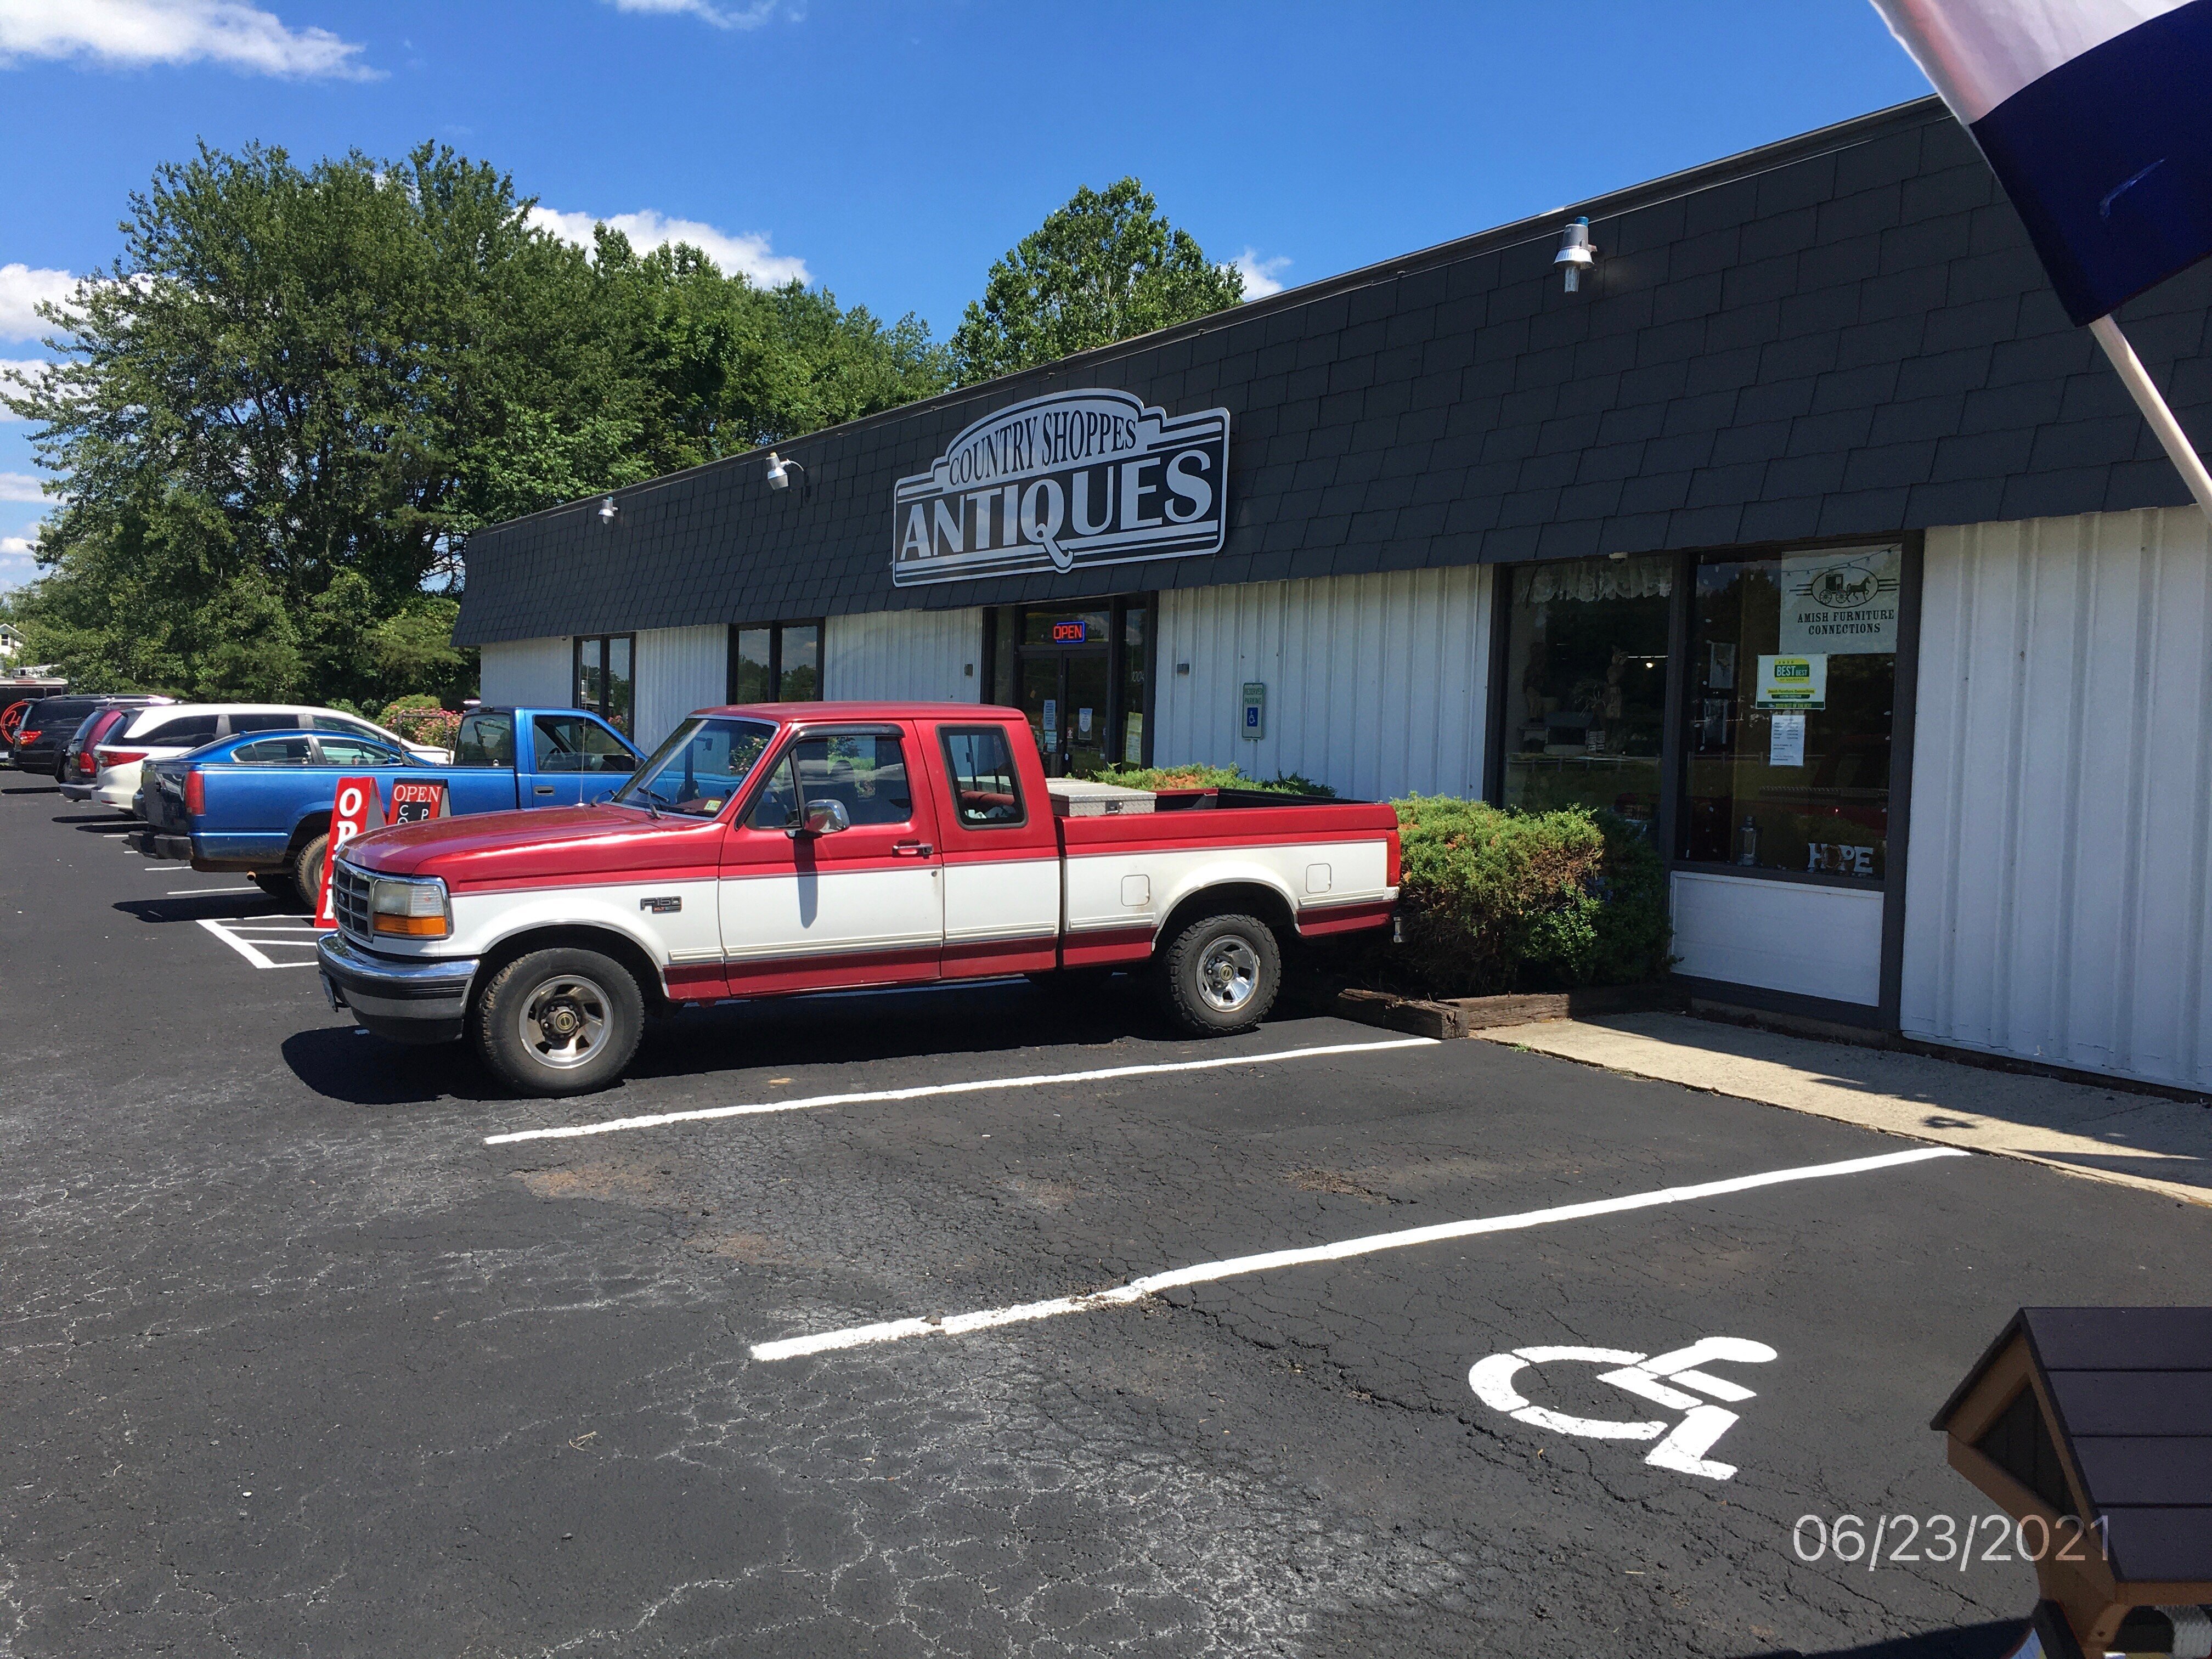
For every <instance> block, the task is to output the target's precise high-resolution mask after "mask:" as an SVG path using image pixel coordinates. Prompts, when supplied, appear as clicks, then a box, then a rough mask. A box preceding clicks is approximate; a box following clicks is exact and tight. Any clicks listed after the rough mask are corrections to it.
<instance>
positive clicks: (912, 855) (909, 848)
mask: <svg viewBox="0 0 2212 1659" xmlns="http://www.w3.org/2000/svg"><path fill="white" fill-rule="evenodd" d="M936 850H937V849H936V848H934V847H932V846H931V845H930V844H929V843H928V842H926V841H902V842H894V843H893V844H892V847H891V851H892V852H894V853H896V854H898V856H899V857H901V858H902V859H926V858H927V857H928V856H929V855H930V854H932V853H933V852H935V851H936Z"/></svg>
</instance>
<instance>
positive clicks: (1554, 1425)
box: [1467, 1336, 1775, 1480]
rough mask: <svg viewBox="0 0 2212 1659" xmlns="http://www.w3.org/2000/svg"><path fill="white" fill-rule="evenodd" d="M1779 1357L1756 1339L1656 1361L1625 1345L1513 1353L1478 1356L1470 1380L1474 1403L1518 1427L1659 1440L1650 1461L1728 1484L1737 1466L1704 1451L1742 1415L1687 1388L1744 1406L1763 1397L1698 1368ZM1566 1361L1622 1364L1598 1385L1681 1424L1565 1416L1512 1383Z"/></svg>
mask: <svg viewBox="0 0 2212 1659" xmlns="http://www.w3.org/2000/svg"><path fill="white" fill-rule="evenodd" d="M1772 1358H1775V1352H1774V1350H1773V1349H1771V1348H1770V1347H1768V1346H1766V1345H1765V1343H1764V1342H1749V1341H1746V1340H1744V1339H1743V1338H1741V1337H1740V1336H1708V1337H1705V1338H1703V1339H1701V1340H1699V1341H1696V1342H1692V1344H1690V1346H1688V1347H1686V1348H1677V1349H1675V1350H1674V1352H1672V1353H1662V1354H1654V1355H1652V1356H1651V1357H1650V1358H1645V1357H1644V1355H1642V1354H1640V1353H1630V1352H1627V1351H1626V1350H1625V1349H1621V1348H1516V1349H1514V1350H1513V1352H1510V1353H1494V1354H1492V1355H1491V1356H1490V1358H1487V1359H1478V1360H1477V1361H1475V1363H1474V1366H1473V1368H1472V1369H1470V1370H1468V1374H1467V1381H1468V1387H1469V1388H1471V1389H1474V1393H1475V1398H1477V1399H1478V1400H1480V1401H1482V1403H1483V1404H1484V1405H1486V1406H1488V1407H1491V1409H1492V1410H1493V1411H1500V1412H1504V1413H1505V1414H1506V1415H1507V1416H1508V1417H1510V1418H1511V1419H1513V1420H1514V1421H1515V1422H1516V1423H1526V1424H1527V1425H1528V1426H1529V1427H1531V1428H1534V1429H1549V1430H1551V1431H1553V1433H1554V1434H1572V1435H1579V1436H1581V1437H1583V1438H1585V1439H1589V1440H1656V1441H1657V1442H1658V1444H1657V1445H1656V1446H1654V1447H1652V1449H1651V1450H1650V1454H1649V1455H1646V1456H1645V1458H1644V1462H1647V1463H1652V1464H1656V1465H1657V1466H1658V1467H1659V1468H1662V1469H1674V1470H1676V1471H1678V1472H1679V1473H1680V1474H1694V1475H1699V1476H1701V1477H1703V1478H1704V1479H1705V1480H1728V1479H1729V1477H1730V1476H1732V1475H1733V1474H1735V1464H1733V1463H1721V1462H1714V1461H1713V1460H1711V1459H1710V1458H1708V1457H1707V1456H1706V1455H1705V1454H1706V1453H1707V1452H1709V1451H1711V1449H1713V1446H1714V1443H1716V1442H1717V1441H1718V1440H1719V1439H1720V1437H1722V1436H1723V1435H1724V1434H1726V1433H1727V1432H1728V1431H1729V1430H1730V1429H1732V1428H1734V1427H1735V1425H1736V1414H1735V1413H1734V1412H1732V1411H1727V1410H1723V1408H1722V1407H1719V1406H1714V1405H1708V1404H1707V1403H1706V1401H1704V1400H1700V1399H1699V1398H1698V1396H1697V1395H1692V1394H1685V1393H1683V1392H1682V1390H1683V1389H1696V1390H1697V1391H1698V1394H1701V1395H1706V1396H1708V1398H1710V1399H1712V1400H1722V1401H1727V1402H1728V1403H1729V1405H1731V1406H1740V1405H1741V1404H1742V1403H1743V1402H1744V1401H1747V1400H1752V1399H1755V1398H1757V1395H1756V1394H1755V1393H1754V1392H1753V1390H1752V1389H1747V1388H1745V1387H1744V1386H1743V1385H1742V1384H1741V1383H1731V1382H1729V1380H1728V1378H1726V1377H1724V1376H1712V1375H1711V1373H1710V1372H1707V1371H1704V1370H1699V1369H1698V1368H1699V1366H1701V1365H1705V1364H1710V1363H1711V1362H1713V1361H1715V1360H1726V1361H1729V1362H1731V1363H1734V1364H1743V1365H1763V1364H1766V1363H1767V1362H1768V1361H1769V1360H1771V1359H1772ZM1563 1360H1572V1361H1576V1362H1577V1363H1579V1364H1587V1365H1611V1366H1613V1367H1615V1369H1614V1370H1609V1371H1604V1372H1601V1373H1600V1375H1599V1376H1598V1379H1597V1380H1598V1381H1599V1382H1601V1383H1611V1384H1613V1387H1615V1388H1617V1389H1625V1390H1626V1391H1627V1392H1628V1393H1630V1394H1632V1395H1636V1396H1637V1397H1638V1399H1639V1400H1648V1401H1650V1402H1651V1403H1652V1404H1653V1405H1655V1406H1663V1407H1666V1409H1667V1410H1668V1411H1670V1412H1680V1413H1682V1414H1683V1415H1682V1420H1681V1421H1680V1422H1679V1423H1676V1424H1674V1425H1673V1426H1672V1427H1671V1428H1669V1426H1668V1425H1667V1424H1666V1423H1665V1422H1662V1421H1660V1420H1657V1419H1638V1420H1635V1421H1630V1422H1620V1421H1616V1420H1615V1419H1612V1418H1605V1417H1570V1416H1568V1415H1567V1414H1566V1413H1565V1412H1555V1411H1553V1410H1551V1409H1549V1408H1548V1407H1543V1406H1535V1405H1531V1404H1530V1403H1529V1402H1528V1401H1527V1400H1524V1399H1523V1398H1522V1396H1521V1395H1520V1393H1519V1392H1518V1391H1517V1390H1516V1389H1515V1388H1514V1386H1513V1379H1514V1378H1515V1377H1516V1376H1518V1375H1519V1374H1520V1371H1521V1369H1522V1367H1523V1366H1525V1365H1548V1364H1556V1363H1558V1362H1559V1361H1563ZM1662 1378H1663V1379H1664V1381H1662ZM1669 1384H1679V1385H1680V1386H1679V1387H1670V1386H1669Z"/></svg>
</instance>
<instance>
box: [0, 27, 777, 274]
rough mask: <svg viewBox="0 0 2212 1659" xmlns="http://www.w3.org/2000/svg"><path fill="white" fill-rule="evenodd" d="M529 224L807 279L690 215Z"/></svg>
mask: <svg viewBox="0 0 2212 1659" xmlns="http://www.w3.org/2000/svg"><path fill="white" fill-rule="evenodd" d="M5 3H6V0H0V4H5ZM530 222H531V223H532V225H535V226H536V227H537V228H538V229H540V230H544V231H550V232H551V233H552V234H554V235H556V236H558V237H559V238H560V239H561V240H562V241H564V242H574V243H575V244H576V245H577V246H579V247H589V246H591V245H592V226H593V225H594V224H603V225H605V226H606V228H608V229H610V230H618V231H620V232H622V234H623V235H625V236H627V237H629V240H630V246H633V247H635V248H637V249H639V250H640V251H641V252H642V251H644V250H646V249H648V248H656V247H661V246H665V245H666V244H668V243H670V242H689V243H690V244H691V246H693V247H696V248H697V249H698V250H699V252H702V253H703V254H705V255H706V256H707V257H708V258H710V259H712V260H713V261H714V263H715V264H717V265H720V267H721V268H722V269H723V270H725V271H737V270H741V271H743V272H744V274H745V275H746V276H750V277H751V278H752V279H753V281H755V282H756V283H760V284H761V285H762V286H763V287H766V288H780V287H781V286H782V285H783V284H784V283H805V282H811V281H812V280H813V279H812V278H811V277H810V276H808V275H807V274H806V261H805V260H804V259H799V258H793V257H792V256H790V255H788V254H782V253H775V252H770V251H769V244H768V238H767V237H765V236H755V235H751V234H745V235H738V236H731V235H726V234H724V233H723V232H721V231H719V230H717V229H715V228H714V226H712V225H702V224H701V223H700V222H698V221H697V220H696V219H664V218H662V217H661V216H660V215H659V214H658V213H655V212H654V211H653V210H652V209H651V208H647V209H645V210H642V211H641V212H637V213H611V214H606V215H604V216H599V215H593V214H589V213H562V212H560V211H559V210H556V209H554V208H548V207H534V208H532V209H531V210H530Z"/></svg>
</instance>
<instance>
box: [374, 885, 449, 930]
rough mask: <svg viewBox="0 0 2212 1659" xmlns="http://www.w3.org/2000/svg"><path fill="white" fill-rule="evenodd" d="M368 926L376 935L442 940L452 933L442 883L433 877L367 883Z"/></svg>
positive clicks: (444, 888) (444, 887)
mask: <svg viewBox="0 0 2212 1659" xmlns="http://www.w3.org/2000/svg"><path fill="white" fill-rule="evenodd" d="M368 925H369V927H371V928H372V929H373V930H374V931H375V932H377V933H398V934H400V935H402V936H403V937H405V938H408V939H443V938H445V937H446V936H447V934H448V933H452V932H453V905H452V904H451V903H450V902H448V901H447V897H446V884H445V883H444V882H442V881H441V880H439V879H438V878H437V877H435V876H426V877H423V878H421V879H420V880H415V881H397V880H392V879H391V878H385V877H379V878H377V879H376V880H374V881H372V882H370V883H369V884H368Z"/></svg>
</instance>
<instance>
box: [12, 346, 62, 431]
mask: <svg viewBox="0 0 2212 1659" xmlns="http://www.w3.org/2000/svg"><path fill="white" fill-rule="evenodd" d="M52 367H53V365H52V363H46V362H39V361H38V360H37V359H35V358H13V359H11V358H7V357H0V392H8V393H10V394H12V395H14V396H16V397H21V395H22V394H23V393H24V392H27V391H28V390H30V389H31V388H33V387H34V386H37V385H38V383H39V382H40V380H44V379H45V378H46V371H47V370H48V369H50V368H52ZM22 418H23V417H22V416H20V415H18V414H16V413H15V410H12V409H9V407H8V406H7V404H0V421H19V420H21V419H22Z"/></svg>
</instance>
